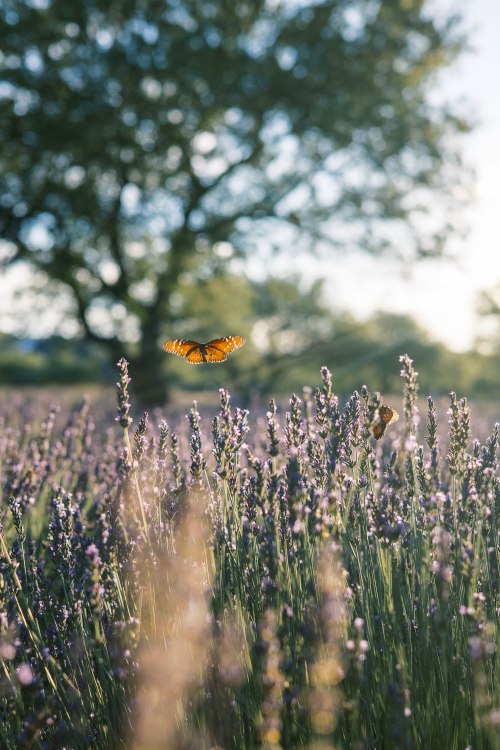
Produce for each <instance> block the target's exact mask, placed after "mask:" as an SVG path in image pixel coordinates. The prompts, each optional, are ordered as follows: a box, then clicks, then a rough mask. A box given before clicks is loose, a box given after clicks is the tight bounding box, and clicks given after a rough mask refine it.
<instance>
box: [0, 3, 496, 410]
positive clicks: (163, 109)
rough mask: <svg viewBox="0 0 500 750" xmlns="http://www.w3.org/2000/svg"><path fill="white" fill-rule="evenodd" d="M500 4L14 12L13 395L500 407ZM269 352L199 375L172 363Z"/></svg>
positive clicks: (1, 143) (1, 300)
mask: <svg viewBox="0 0 500 750" xmlns="http://www.w3.org/2000/svg"><path fill="white" fill-rule="evenodd" d="M499 24H500V7H499V5H498V3H497V2H496V1H495V0H475V2H474V3H466V2H463V3H456V2H446V1H445V0H434V1H433V2H431V1H429V2H424V1H423V0H384V2H376V1H375V0H373V1H372V0H359V1H358V2H356V1H354V2H352V1H351V2H347V1H345V0H325V1H324V2H312V1H311V0H252V1H250V0H232V1H231V2H225V1H224V0H210V1H209V0H196V1H195V0H161V1H160V0H150V1H149V2H140V1H139V0H120V2H118V1H116V2H103V0H92V1H91V0H82V1H81V2H79V3H78V4H77V5H76V6H74V7H73V6H72V5H71V4H68V3H67V2H64V0H28V1H26V0H23V1H22V2H21V1H18V0H6V2H4V3H3V4H2V8H1V10H0V237H1V240H0V260H1V264H2V266H1V267H2V277H1V278H0V385H2V386H6V387H8V388H11V387H12V386H19V385H35V386H50V385H53V384H54V383H56V384H57V385H58V387H60V386H61V385H63V384H65V385H71V384H79V385H82V386H83V385H84V384H85V385H88V384H90V383H96V384H102V383H104V384H105V383H107V384H110V383H112V382H114V379H115V375H114V371H113V368H114V363H115V362H116V361H117V359H119V358H120V357H121V356H125V357H127V359H129V361H130V363H131V375H132V377H133V382H134V386H135V390H136V397H137V398H138V399H139V400H140V401H141V402H144V403H163V402H165V401H166V400H169V399H170V400H172V399H173V398H175V397H176V394H178V393H179V392H180V391H189V392H198V393H199V392H201V391H206V392H207V393H209V394H210V393H216V391H217V389H218V388H219V387H220V386H227V387H229V388H231V389H232V390H233V391H236V393H237V394H238V395H239V397H240V398H241V399H242V400H249V399H251V398H253V397H267V396H268V395H269V394H285V393H290V392H291V391H298V390H300V389H301V388H302V386H304V385H306V384H308V383H310V384H313V383H316V382H317V381H318V378H319V376H318V373H319V368H320V367H321V365H327V366H328V367H329V368H330V369H331V370H332V372H333V375H334V380H335V384H336V388H337V389H338V390H340V391H351V390H352V389H354V388H359V386H360V385H361V384H362V383H366V384H367V385H368V386H369V387H370V388H371V389H373V390H375V389H376V390H380V391H382V392H391V391H392V392H394V391H396V390H397V391H399V385H398V380H399V367H398V355H399V354H400V353H402V352H407V353H408V354H410V356H412V357H413V358H414V360H415V362H416V366H417V369H418V370H419V372H420V382H421V386H422V389H423V390H425V391H426V392H427V393H431V394H432V395H435V396H436V395H440V394H443V393H448V391H450V390H455V391H457V392H458V393H460V394H464V393H465V394H467V395H468V396H470V397H473V398H475V399H485V400H493V399H496V398H498V397H499V396H500V392H499V391H500V385H499V381H498V376H497V362H498V347H499V344H500V338H499V335H498V321H499V320H500V318H499V310H500V304H499V303H500V294H499V293H498V286H497V284H498V281H499V280H500V242H499V240H500V227H499V221H498V209H497V205H496V203H497V199H496V181H497V172H498V162H499V160H498V156H499V146H498V137H497V134H498V126H499V122H500V96H499V94H500V91H499V83H498V75H497V70H498V63H499V57H500V51H499V48H498V43H497V38H496V30H497V29H498V27H499ZM230 334H238V335H244V336H246V337H247V345H246V346H245V347H244V348H243V349H241V350H240V351H238V352H236V353H234V354H233V355H232V356H230V358H229V359H228V361H227V362H226V363H225V364H224V365H221V366H219V365H217V366H215V365H214V366H213V367H212V366H210V367H209V366H204V367H196V368H195V367H190V366H189V365H187V363H185V362H184V361H181V360H178V359H177V358H174V357H172V356H171V355H167V354H166V353H165V352H163V351H162V343H163V342H164V341H166V340H167V339H169V338H182V337H189V338H193V339H196V340H199V341H206V340H208V339H210V338H214V337H216V336H219V335H221V336H222V335H230Z"/></svg>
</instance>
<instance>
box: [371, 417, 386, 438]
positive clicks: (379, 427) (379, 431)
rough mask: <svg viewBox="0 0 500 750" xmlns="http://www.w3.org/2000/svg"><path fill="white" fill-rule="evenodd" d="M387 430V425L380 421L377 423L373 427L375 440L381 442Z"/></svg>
mask: <svg viewBox="0 0 500 750" xmlns="http://www.w3.org/2000/svg"><path fill="white" fill-rule="evenodd" d="M385 429H386V425H385V424H384V423H383V422H381V421H380V420H379V421H378V422H375V424H374V425H373V427H372V432H373V437H374V438H375V440H380V438H381V437H382V436H383V434H384V432H385Z"/></svg>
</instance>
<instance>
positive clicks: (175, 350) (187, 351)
mask: <svg viewBox="0 0 500 750" xmlns="http://www.w3.org/2000/svg"><path fill="white" fill-rule="evenodd" d="M163 348H164V349H165V351H167V352H169V353H170V354H176V355H177V356H178V357H184V358H185V359H187V360H188V362H190V361H191V359H190V357H192V356H193V352H195V353H196V350H197V349H201V344H198V342H197V341H191V339H171V340H170V341H167V343H166V344H164V346H163ZM201 361H202V360H201Z"/></svg>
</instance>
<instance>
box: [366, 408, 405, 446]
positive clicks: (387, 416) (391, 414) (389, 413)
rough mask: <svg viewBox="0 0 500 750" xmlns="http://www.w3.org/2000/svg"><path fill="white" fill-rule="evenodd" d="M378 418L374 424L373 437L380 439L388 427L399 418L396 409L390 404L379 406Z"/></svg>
mask: <svg viewBox="0 0 500 750" xmlns="http://www.w3.org/2000/svg"><path fill="white" fill-rule="evenodd" d="M376 415H377V416H376V419H375V421H374V423H373V426H372V432H373V437H374V438H375V439H376V440H380V438H381V437H383V436H384V434H385V431H386V429H387V427H388V426H389V425H390V424H392V423H393V422H396V421H397V420H398V419H399V414H398V413H397V411H396V409H392V408H391V407H390V406H379V408H378V409H377V412H376Z"/></svg>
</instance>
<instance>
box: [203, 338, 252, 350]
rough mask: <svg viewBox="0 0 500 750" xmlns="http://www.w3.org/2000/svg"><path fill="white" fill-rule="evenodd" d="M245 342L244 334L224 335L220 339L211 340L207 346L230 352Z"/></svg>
mask: <svg viewBox="0 0 500 750" xmlns="http://www.w3.org/2000/svg"><path fill="white" fill-rule="evenodd" d="M244 343H245V339H244V338H243V336H223V337H222V338H220V339H212V341H209V342H208V344H207V347H209V346H210V347H211V348H213V349H218V350H219V351H220V352H224V354H229V352H233V351H234V350H235V349H239V348H240V346H243V344H244Z"/></svg>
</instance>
